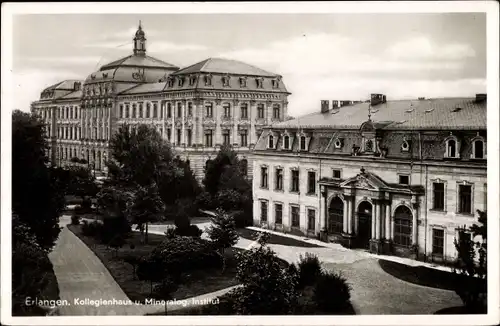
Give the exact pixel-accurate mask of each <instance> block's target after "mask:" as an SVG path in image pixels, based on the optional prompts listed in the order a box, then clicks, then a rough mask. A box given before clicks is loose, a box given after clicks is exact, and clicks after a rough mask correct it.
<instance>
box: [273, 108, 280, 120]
mask: <svg viewBox="0 0 500 326" xmlns="http://www.w3.org/2000/svg"><path fill="white" fill-rule="evenodd" d="M273 118H274V119H279V118H280V108H279V107H275V108H273Z"/></svg>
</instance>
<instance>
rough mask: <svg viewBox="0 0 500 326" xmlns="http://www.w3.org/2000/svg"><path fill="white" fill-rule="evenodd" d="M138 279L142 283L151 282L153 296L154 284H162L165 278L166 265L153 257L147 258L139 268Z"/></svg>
mask: <svg viewBox="0 0 500 326" xmlns="http://www.w3.org/2000/svg"><path fill="white" fill-rule="evenodd" d="M137 277H138V278H139V280H141V281H149V282H150V285H151V288H150V294H152V293H153V282H160V281H161V280H162V279H163V278H164V277H165V267H164V264H163V263H162V262H161V261H160V260H158V259H155V258H154V257H153V256H151V255H149V256H146V257H144V258H143V259H142V261H141V262H140V263H139V265H138V266H137Z"/></svg>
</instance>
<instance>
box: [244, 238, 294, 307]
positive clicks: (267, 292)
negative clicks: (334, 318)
mask: <svg viewBox="0 0 500 326" xmlns="http://www.w3.org/2000/svg"><path fill="white" fill-rule="evenodd" d="M267 239H268V236H267V235H263V236H261V237H259V240H258V241H259V243H260V246H258V247H254V248H252V249H250V250H247V251H244V252H242V253H239V254H238V255H237V259H238V267H237V275H236V277H237V279H238V281H240V282H241V283H242V285H243V286H242V287H241V288H239V289H238V290H237V291H235V292H236V295H237V299H236V300H235V310H236V312H237V313H238V314H252V315H254V314H262V315H269V314H273V315H275V314H283V315H284V314H290V313H293V312H294V311H295V309H296V308H297V306H298V297H299V293H298V291H297V282H298V279H297V273H291V272H290V269H289V268H288V267H284V266H282V264H280V261H279V260H278V258H277V256H276V253H274V252H273V251H272V250H271V249H270V248H269V247H268V246H267V244H266V242H267Z"/></svg>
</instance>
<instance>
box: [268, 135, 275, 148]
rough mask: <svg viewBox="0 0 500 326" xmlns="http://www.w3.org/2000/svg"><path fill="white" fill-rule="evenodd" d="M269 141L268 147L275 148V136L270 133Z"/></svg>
mask: <svg viewBox="0 0 500 326" xmlns="http://www.w3.org/2000/svg"><path fill="white" fill-rule="evenodd" d="M268 141H269V143H268V147H269V148H274V137H273V135H269V138H268Z"/></svg>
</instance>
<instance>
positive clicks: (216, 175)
mask: <svg viewBox="0 0 500 326" xmlns="http://www.w3.org/2000/svg"><path fill="white" fill-rule="evenodd" d="M238 164H239V160H238V156H237V154H236V152H235V151H233V149H232V148H231V147H230V146H227V145H226V146H223V147H221V149H220V151H219V153H217V156H216V157H215V159H213V160H212V161H211V162H210V163H209V164H208V166H207V169H206V171H205V177H204V179H203V185H204V186H205V190H206V191H208V192H209V193H210V194H211V195H215V194H216V193H217V192H218V191H219V189H220V185H221V176H222V174H223V173H224V171H225V170H226V168H227V167H229V166H238Z"/></svg>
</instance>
